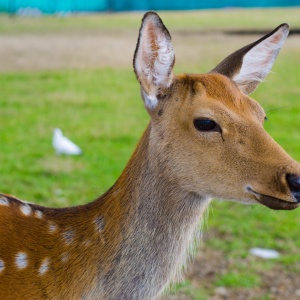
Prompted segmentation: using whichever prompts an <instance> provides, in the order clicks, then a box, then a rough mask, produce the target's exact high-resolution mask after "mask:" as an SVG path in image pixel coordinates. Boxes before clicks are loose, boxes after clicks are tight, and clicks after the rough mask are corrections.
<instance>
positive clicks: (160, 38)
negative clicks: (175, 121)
mask: <svg viewBox="0 0 300 300" xmlns="http://www.w3.org/2000/svg"><path fill="white" fill-rule="evenodd" d="M174 61H175V54H174V51H173V47H172V44H171V36H170V34H169V32H168V30H167V28H166V27H165V26H164V24H163V22H162V20H161V19H160V17H159V16H158V15H157V14H156V13H155V12H148V13H146V14H145V15H144V17H143V20H142V25H141V28H140V33H139V38H138V42H137V46H136V49H135V53H134V58H133V67H134V71H135V74H136V77H137V79H138V81H139V82H140V84H141V89H142V96H143V99H144V101H145V105H146V107H148V109H150V110H152V109H154V108H155V107H156V106H157V104H158V102H159V99H158V98H159V97H158V96H159V93H160V90H163V89H165V88H168V87H169V86H170V85H171V83H172V80H173V65H174Z"/></svg>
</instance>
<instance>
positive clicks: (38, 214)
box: [34, 210, 43, 219]
mask: <svg viewBox="0 0 300 300" xmlns="http://www.w3.org/2000/svg"><path fill="white" fill-rule="evenodd" d="M34 215H35V217H36V218H38V219H42V218H43V213H42V212H41V211H40V210H36V211H35V212H34Z"/></svg>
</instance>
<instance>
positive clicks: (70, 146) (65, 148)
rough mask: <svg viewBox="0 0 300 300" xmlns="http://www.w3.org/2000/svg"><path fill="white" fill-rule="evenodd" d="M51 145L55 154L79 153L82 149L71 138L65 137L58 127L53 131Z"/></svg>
mask: <svg viewBox="0 0 300 300" xmlns="http://www.w3.org/2000/svg"><path fill="white" fill-rule="evenodd" d="M52 145H53V147H54V149H55V152H56V154H57V155H60V154H65V155H81V154H82V150H81V149H80V148H79V147H78V146H77V145H76V144H75V143H73V142H72V141H71V140H69V139H68V138H67V137H65V136H64V135H63V133H62V131H61V129H59V128H55V129H54V131H53V139H52Z"/></svg>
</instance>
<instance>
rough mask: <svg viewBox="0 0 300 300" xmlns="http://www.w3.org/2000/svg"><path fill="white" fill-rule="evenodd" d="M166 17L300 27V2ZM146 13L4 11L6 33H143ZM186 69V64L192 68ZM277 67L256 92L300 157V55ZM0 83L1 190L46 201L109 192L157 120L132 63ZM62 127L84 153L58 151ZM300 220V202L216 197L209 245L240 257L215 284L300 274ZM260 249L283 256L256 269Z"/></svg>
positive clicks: (193, 22) (188, 22) (284, 58)
mask: <svg viewBox="0 0 300 300" xmlns="http://www.w3.org/2000/svg"><path fill="white" fill-rule="evenodd" d="M179 14H180V16H181V18H180V21H179V18H178V16H179ZM162 15H163V16H164V17H165V19H166V23H169V24H170V26H171V27H173V28H174V27H176V28H198V26H199V27H201V26H202V27H203V26H204V27H208V28H219V29H220V28H222V29H223V28H224V27H227V28H232V27H235V26H237V24H239V25H240V27H258V26H259V25H258V24H260V26H265V27H269V26H273V25H274V24H275V25H276V24H277V23H278V20H281V19H283V17H287V19H290V20H292V22H293V23H294V24H295V25H296V26H300V19H299V9H290V10H284V11H283V13H282V11H281V10H266V11H257V12H256V13H255V14H254V13H251V14H249V11H242V12H240V11H239V12H238V11H234V10H233V11H225V12H222V11H216V12H211V11H206V12H202V13H199V12H191V13H182V15H181V13H179V12H177V13H172V14H171V13H163V14H162ZM140 17H141V16H140V14H129V15H127V14H124V15H123V14H122V15H110V16H107V15H99V16H90V17H88V16H82V17H81V16H80V17H79V16H78V17H76V18H65V19H57V18H53V17H47V18H43V19H39V18H38V19H8V18H7V17H5V16H1V17H0V20H1V21H0V24H1V25H0V33H2V34H24V33H28V32H53V31H60V30H86V29H89V30H90V29H97V30H102V29H103V30H105V29H107V28H109V29H112V28H113V29H119V28H120V30H123V29H124V28H125V29H126V28H133V27H134V28H136V31H137V29H138V26H139V23H140ZM2 21H3V22H2ZM283 21H285V20H283ZM288 21H289V20H288ZM280 22H281V21H280ZM280 22H279V23H280ZM12 24H13V26H11V25H12ZM37 25H39V26H37ZM204 47H205V45H204ZM180 68H181V66H179V68H178V71H183V70H181V69H180ZM201 68H207V70H209V69H211V66H208V65H206V62H205V61H204V62H203V65H202V66H201ZM185 71H186V70H185ZM273 71H274V72H273V73H272V74H271V75H270V76H269V77H268V80H267V82H265V83H263V84H262V85H261V86H260V87H259V88H258V90H257V91H256V92H255V93H254V94H253V97H254V98H256V99H257V100H258V101H259V102H260V103H261V104H262V106H263V107H264V108H265V109H266V111H267V112H268V113H267V115H268V119H269V120H268V121H267V122H266V124H265V128H266V130H267V131H268V132H269V133H270V134H271V135H272V136H273V137H274V138H275V140H277V141H278V142H279V143H280V144H281V145H282V146H283V147H284V148H285V149H286V150H287V151H288V153H289V154H290V155H292V156H293V157H294V158H295V159H297V160H300V130H299V128H300V118H299V115H300V103H299V101H300V99H299V95H300V63H299V52H297V51H295V50H293V49H292V50H289V49H287V50H285V51H284V52H283V53H282V54H281V55H280V56H279V59H278V61H277V62H276V64H275V67H274V69H273ZM0 86H1V92H0V145H1V147H0V165H1V172H0V185H1V187H0V190H1V191H2V192H4V193H11V194H14V195H16V196H18V197H20V198H22V199H25V200H28V201H33V202H37V203H40V204H43V205H49V206H60V207H61V206H66V205H77V204H82V203H86V202H88V201H91V200H93V199H94V198H96V197H97V196H99V195H100V194H101V193H103V192H104V191H105V190H106V189H107V188H109V187H110V186H111V185H112V184H113V183H114V181H115V180H116V179H117V177H118V176H119V174H120V172H121V171H122V169H123V168H124V166H125V164H126V162H127V161H128V159H129V157H130V155H131V153H132V152H133V149H134V147H135V145H136V143H137V141H138V139H139V137H140V136H141V134H142V132H143V130H144V128H145V127H146V124H147V123H148V121H149V117H148V115H147V113H146V112H145V110H144V107H143V104H142V101H141V100H140V93H139V86H138V83H137V82H136V79H135V77H134V74H133V71H132V70H131V66H128V69H120V68H115V69H110V68H106V69H99V70H80V71H79V70H59V71H51V72H50V71H49V72H48V71H47V72H46V71H45V72H28V73H25V72H24V73H17V72H15V73H2V74H0ZM55 127H60V128H62V129H63V131H64V133H65V134H66V135H67V136H69V137H70V138H71V139H72V140H74V141H75V142H76V143H78V144H79V145H80V146H81V147H82V148H83V151H84V155H83V156H81V157H58V156H55V155H54V151H53V149H52V146H51V137H52V130H53V129H54V128H55ZM299 219H300V210H299V209H298V210H295V211H283V212H274V211H271V210H268V209H266V208H263V207H260V206H251V207H247V206H242V205H239V204H233V203H224V202H223V203H221V202H215V203H214V204H213V207H212V209H211V213H210V216H209V220H208V224H209V229H206V230H217V232H218V237H216V238H212V239H210V240H208V241H207V242H206V243H207V245H208V247H211V248H214V249H219V250H222V251H223V253H224V256H226V257H232V258H233V259H234V262H233V263H232V265H231V266H230V269H229V270H228V272H226V273H225V274H221V275H220V276H218V277H217V279H216V281H215V282H214V285H215V286H227V287H246V288H251V287H255V286H258V285H260V278H259V276H258V275H257V273H258V272H259V271H260V270H263V269H265V268H272V267H273V266H274V265H276V264H278V265H280V266H282V267H284V268H287V269H289V270H292V271H293V272H298V273H299V274H300V270H299V263H298V264H297V262H299V261H300V254H299V249H300V239H299V221H298V220H299ZM251 247H265V248H273V249H276V250H278V251H280V252H281V253H282V258H281V259H279V260H276V261H271V262H269V261H263V260H259V261H256V260H255V261H254V260H253V261H252V264H251V268H248V269H247V268H245V267H243V262H244V260H245V259H247V258H248V256H249V254H248V253H249V249H250V248H251ZM299 276H300V275H299ZM178 289H179V290H180V291H183V292H184V293H186V294H189V295H190V296H191V297H192V298H193V299H195V300H197V299H205V298H203V297H204V296H205V295H206V294H207V293H208V292H207V291H203V290H199V291H198V290H195V287H192V286H191V283H190V282H189V281H184V282H183V283H182V284H181V285H180V286H179V287H178ZM203 295H204V296H203ZM205 297H206V296H205Z"/></svg>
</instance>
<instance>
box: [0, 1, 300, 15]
mask: <svg viewBox="0 0 300 300" xmlns="http://www.w3.org/2000/svg"><path fill="white" fill-rule="evenodd" d="M299 3H300V2H299V0H220V1H216V0H207V1H199V0H187V1H182V0H172V1H170V0H140V1H137V0H0V10H2V11H5V12H10V13H15V12H18V11H19V10H20V9H22V8H26V7H27V8H28V7H31V8H35V9H38V10H39V11H40V12H42V13H58V12H60V13H67V12H82V11H85V12H100V11H102V12H112V11H131V10H135V11H137V10H183V9H208V8H209V9H212V8H232V7H240V8H242V7H286V6H297V5H299Z"/></svg>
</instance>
